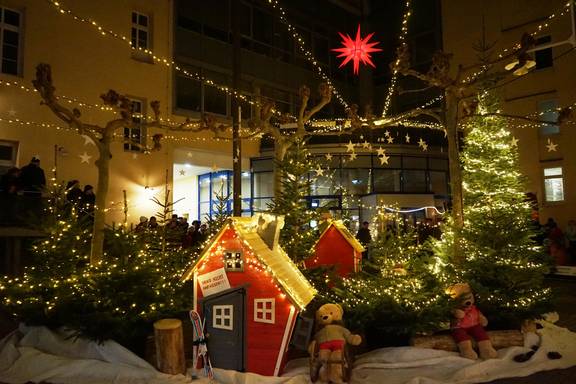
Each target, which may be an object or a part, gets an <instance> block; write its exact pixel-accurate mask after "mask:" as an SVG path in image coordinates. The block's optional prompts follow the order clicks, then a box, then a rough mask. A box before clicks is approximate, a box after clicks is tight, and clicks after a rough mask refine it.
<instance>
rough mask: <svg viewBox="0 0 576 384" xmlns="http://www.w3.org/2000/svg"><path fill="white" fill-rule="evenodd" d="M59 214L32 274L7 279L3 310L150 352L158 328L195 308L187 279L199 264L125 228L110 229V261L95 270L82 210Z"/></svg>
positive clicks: (0, 298)
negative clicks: (187, 273)
mask: <svg viewBox="0 0 576 384" xmlns="http://www.w3.org/2000/svg"><path fill="white" fill-rule="evenodd" d="M53 214H54V217H55V218H56V220H55V221H54V222H53V223H52V224H50V225H49V226H48V227H46V228H44V230H45V232H46V233H47V234H48V236H47V237H46V238H44V239H41V240H39V241H38V242H36V243H35V244H34V246H33V247H32V260H31V266H30V267H27V268H26V269H25V272H24V275H23V276H22V277H17V278H9V277H4V278H2V279H0V302H1V305H2V308H3V309H4V310H6V311H7V312H8V313H10V314H11V315H12V316H14V318H15V319H17V320H19V321H22V322H24V323H26V324H28V325H44V326H48V327H62V326H63V327H66V328H68V329H70V330H73V331H75V332H76V333H77V335H78V336H81V337H86V338H90V339H94V340H98V341H103V340H106V339H114V340H116V341H118V342H120V343H122V344H124V345H125V346H127V347H129V348H132V349H135V350H136V351H138V352H143V343H144V341H145V339H146V336H148V335H149V334H150V332H151V330H152V325H151V324H152V322H153V321H155V320H157V319H159V318H162V317H166V316H174V315H177V314H179V313H181V312H182V311H185V310H186V309H187V308H189V307H190V305H191V303H190V302H189V294H188V293H187V292H186V291H185V286H183V285H182V284H181V283H180V275H181V273H182V271H183V270H184V269H185V267H186V264H187V263H189V262H190V260H191V257H188V258H184V257H181V255H182V253H181V252H161V251H160V250H154V249H152V248H151V247H150V246H149V244H147V243H146V242H144V241H142V239H141V238H140V237H139V236H138V235H137V234H136V233H134V232H130V231H127V230H126V228H124V227H122V226H121V227H117V228H115V229H106V230H105V231H106V244H105V247H106V250H107V257H106V258H105V259H104V260H102V261H101V262H100V263H98V264H96V265H92V264H90V262H89V260H90V240H91V236H92V234H91V231H90V230H88V229H86V227H85V225H83V223H82V222H81V221H79V220H77V215H76V213H75V211H72V212H71V213H70V212H68V211H65V210H60V209H59V208H58V207H56V208H54V212H53Z"/></svg>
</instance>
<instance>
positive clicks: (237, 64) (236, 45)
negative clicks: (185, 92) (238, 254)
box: [232, 1, 242, 217]
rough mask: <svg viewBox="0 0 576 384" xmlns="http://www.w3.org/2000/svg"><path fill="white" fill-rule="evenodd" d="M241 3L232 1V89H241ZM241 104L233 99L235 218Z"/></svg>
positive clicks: (238, 211)
mask: <svg viewBox="0 0 576 384" xmlns="http://www.w3.org/2000/svg"><path fill="white" fill-rule="evenodd" d="M240 17H241V15H240V3H239V2H238V1H232V87H233V88H234V89H240V76H241V71H242V68H241V55H242V49H241V45H240V43H241V34H240ZM240 120H241V113H240V102H239V99H238V98H237V97H233V98H232V137H233V138H232V158H233V159H234V163H233V164H232V168H233V171H234V179H233V181H232V182H233V187H232V194H233V195H232V202H233V212H234V213H233V216H236V217H239V216H242V139H241V138H240V122H241V121H240Z"/></svg>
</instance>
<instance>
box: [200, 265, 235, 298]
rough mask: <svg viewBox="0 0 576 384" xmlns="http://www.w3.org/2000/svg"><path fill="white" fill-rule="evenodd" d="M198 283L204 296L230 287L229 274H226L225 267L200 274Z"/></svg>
mask: <svg viewBox="0 0 576 384" xmlns="http://www.w3.org/2000/svg"><path fill="white" fill-rule="evenodd" d="M198 284H199V285H200V289H201V290H202V296H204V297H206V296H210V295H213V294H215V293H218V292H221V291H224V290H226V289H230V282H229V281H228V276H226V271H225V270H224V268H219V269H216V270H214V271H212V272H208V273H205V274H203V275H199V276H198Z"/></svg>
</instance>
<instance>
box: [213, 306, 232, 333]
mask: <svg viewBox="0 0 576 384" xmlns="http://www.w3.org/2000/svg"><path fill="white" fill-rule="evenodd" d="M226 320H228V325H226ZM212 328H216V329H226V330H228V331H232V330H234V306H233V305H214V306H212Z"/></svg>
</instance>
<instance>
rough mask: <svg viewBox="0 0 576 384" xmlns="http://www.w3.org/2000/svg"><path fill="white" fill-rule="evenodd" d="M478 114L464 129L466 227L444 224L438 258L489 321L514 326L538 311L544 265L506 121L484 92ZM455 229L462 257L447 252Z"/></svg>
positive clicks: (541, 301)
mask: <svg viewBox="0 0 576 384" xmlns="http://www.w3.org/2000/svg"><path fill="white" fill-rule="evenodd" d="M478 112H479V114H480V115H482V116H476V117H473V118H471V119H470V120H469V121H468V122H467V125H466V127H465V128H466V131H467V135H466V138H465V141H464V148H463V152H462V161H463V192H464V196H463V197H464V199H463V202H464V226H463V228H459V227H458V226H457V225H454V221H453V220H451V221H450V223H449V224H447V225H445V228H444V233H443V235H442V239H441V240H439V241H438V242H437V243H436V245H435V248H436V254H437V256H438V257H439V258H440V263H441V265H443V268H442V269H443V271H444V272H445V273H446V274H445V276H444V278H445V279H446V280H447V283H448V284H449V283H451V282H456V281H466V282H469V283H470V284H471V286H472V287H473V288H474V290H475V292H476V295H477V297H478V302H479V303H480V305H481V306H482V308H483V312H484V313H485V314H487V316H488V318H495V319H497V320H500V321H503V322H506V323H511V322H512V323H514V322H519V320H522V319H525V318H529V317H531V316H535V315H538V314H540V313H542V311H543V309H544V308H545V305H546V300H547V298H548V293H549V292H548V290H547V289H545V288H544V286H543V279H544V274H545V273H546V272H547V271H548V268H547V265H546V263H545V262H544V257H543V252H542V249H541V248H540V247H538V246H537V245H536V243H535V241H534V237H535V235H536V233H535V231H534V228H533V226H532V222H531V218H530V212H531V207H530V202H529V201H527V199H526V195H525V191H526V189H525V184H524V181H525V180H524V178H523V177H522V175H521V172H520V167H519V163H518V150H517V147H516V142H515V140H514V139H513V137H512V135H511V133H510V131H509V130H508V128H507V121H506V120H505V119H503V118H502V117H500V116H498V114H499V111H498V104H497V102H496V101H495V100H494V97H492V96H491V95H489V94H488V93H487V92H483V93H481V95H480V97H479V104H478ZM457 231H459V237H460V239H461V243H460V252H463V255H459V254H454V250H455V249H454V247H452V244H453V242H454V237H455V236H454V235H455V233H456V232H457ZM463 256H464V257H463ZM458 260H459V262H456V261H458Z"/></svg>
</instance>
